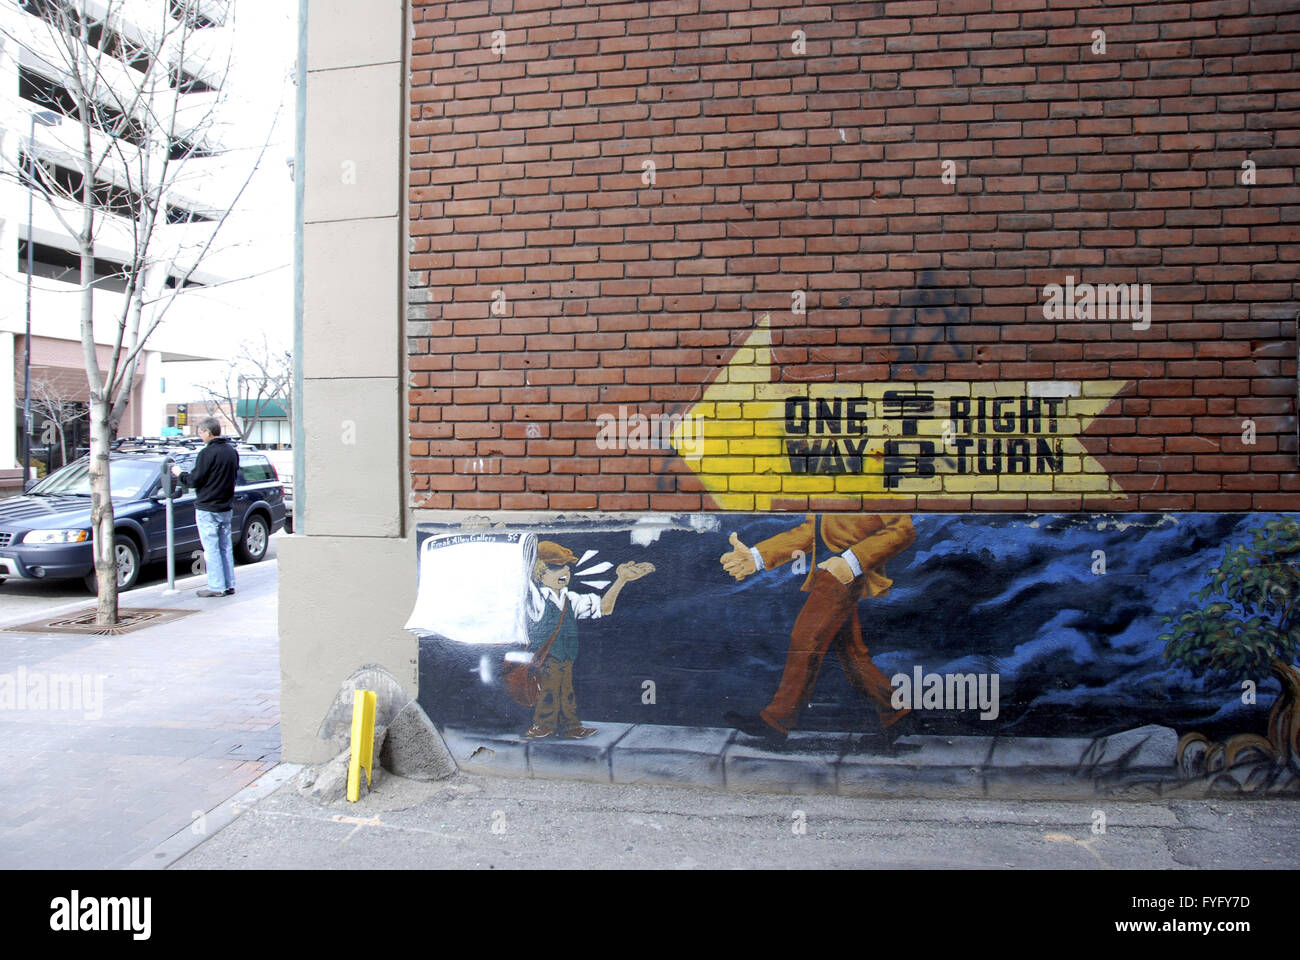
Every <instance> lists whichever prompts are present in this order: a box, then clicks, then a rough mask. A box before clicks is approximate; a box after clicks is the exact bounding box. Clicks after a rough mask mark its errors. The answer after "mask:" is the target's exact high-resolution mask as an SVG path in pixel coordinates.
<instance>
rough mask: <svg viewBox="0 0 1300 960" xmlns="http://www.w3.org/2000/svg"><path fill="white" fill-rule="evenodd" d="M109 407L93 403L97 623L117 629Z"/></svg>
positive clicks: (96, 400)
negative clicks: (109, 456)
mask: <svg viewBox="0 0 1300 960" xmlns="http://www.w3.org/2000/svg"><path fill="white" fill-rule="evenodd" d="M112 439H113V436H112V428H111V425H110V423H109V407H108V403H107V402H106V401H105V400H104V399H102V398H99V397H92V398H91V401H90V525H91V529H92V533H93V537H94V542H93V544H92V553H93V554H94V557H95V579H96V581H97V582H98V584H99V602H98V604H97V605H96V607H95V623H96V624H98V625H100V626H106V627H111V626H116V625H117V558H116V551H115V550H114V547H113V537H114V534H113V491H112V487H111V485H110V478H109V471H108V453H109V444H110V442H111V441H112Z"/></svg>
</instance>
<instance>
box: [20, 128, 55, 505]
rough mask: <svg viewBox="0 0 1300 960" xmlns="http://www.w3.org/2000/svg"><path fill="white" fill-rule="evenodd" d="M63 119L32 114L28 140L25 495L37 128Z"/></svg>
mask: <svg viewBox="0 0 1300 960" xmlns="http://www.w3.org/2000/svg"><path fill="white" fill-rule="evenodd" d="M62 119H63V117H62V116H61V115H60V114H57V113H55V112H54V111H53V110H38V111H36V112H35V113H33V114H32V129H31V133H30V134H29V135H28V137H27V336H26V337H25V338H24V339H23V346H24V349H23V493H26V492H27V489H28V487H30V486H31V483H32V479H31V478H32V271H33V270H34V269H35V267H34V265H33V262H32V261H33V259H34V258H33V254H34V252H35V249H36V235H35V231H34V230H33V228H32V198H33V196H34V195H35V187H36V156H35V151H34V150H33V149H32V148H33V147H34V146H35V145H36V125H37V124H38V123H39V124H40V125H41V126H42V127H53V126H57V125H58V123H59V121H60V120H62Z"/></svg>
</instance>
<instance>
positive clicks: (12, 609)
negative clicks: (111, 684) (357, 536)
mask: <svg viewBox="0 0 1300 960" xmlns="http://www.w3.org/2000/svg"><path fill="white" fill-rule="evenodd" d="M286 536H288V534H286V533H285V532H284V531H280V532H278V533H276V534H274V535H273V536H272V537H271V539H270V541H269V542H268V544H267V551H266V559H265V560H263V561H262V562H263V563H265V562H267V561H270V560H274V559H275V558H276V549H277V547H278V545H279V541H280V539H281V538H283V537H286ZM239 569H243V568H242V567H241V568H238V569H237V570H236V573H238V571H239ZM192 576H194V574H193V571H192V570H191V568H190V565H189V564H188V563H184V562H178V563H177V566H176V578H177V580H187V578H189V577H192ZM187 582H188V580H187ZM166 583H167V565H166V564H164V563H161V562H157V563H150V564H147V565H145V566H144V567H143V568H142V569H141V570H140V579H139V581H138V583H137V584H136V586H135V589H134V590H130V591H128V592H127V593H124V594H122V597H123V602H125V603H134V602H135V600H134V596H135V595H136V594H138V593H140V591H142V590H145V589H146V588H148V587H152V586H157V585H158V584H163V585H166ZM93 600H94V597H93V595H92V594H91V593H90V591H89V590H87V589H86V587H85V585H84V584H82V582H81V581H80V580H51V581H48V582H42V581H37V580H19V579H17V578H14V577H10V578H8V579H7V580H5V581H3V582H2V583H0V621H9V620H12V619H14V618H16V617H18V616H20V615H22V614H25V613H28V612H30V614H31V615H30V616H29V617H28V618H27V619H29V620H34V619H36V618H37V617H39V616H41V614H43V613H45V612H46V611H47V610H48V611H50V612H51V613H53V612H54V610H55V609H56V608H59V607H64V606H68V605H70V604H71V605H76V604H86V603H91V602H93Z"/></svg>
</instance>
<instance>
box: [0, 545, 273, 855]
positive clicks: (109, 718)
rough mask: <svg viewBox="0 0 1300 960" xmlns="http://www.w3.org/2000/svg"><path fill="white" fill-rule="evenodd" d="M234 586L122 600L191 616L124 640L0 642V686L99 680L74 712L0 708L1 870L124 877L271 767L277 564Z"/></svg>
mask: <svg viewBox="0 0 1300 960" xmlns="http://www.w3.org/2000/svg"><path fill="white" fill-rule="evenodd" d="M237 576H238V593H237V594H235V596H233V597H227V598H222V599H220V600H201V599H199V598H197V597H196V596H195V595H194V590H195V589H196V588H197V587H200V586H202V585H203V578H201V577H191V578H188V579H186V580H183V581H180V582H178V584H177V586H178V587H179V588H180V589H181V593H180V594H179V595H177V596H173V597H167V596H164V595H163V589H164V586H163V585H159V586H155V587H148V588H144V589H141V590H136V591H132V592H131V593H129V594H126V595H125V596H124V597H123V600H122V606H123V607H141V606H149V607H163V608H177V609H185V610H196V611H199V612H197V613H195V614H193V615H190V616H186V617H183V618H181V619H179V620H175V621H173V622H171V623H165V624H159V625H158V626H154V627H148V628H144V629H142V630H139V631H137V632H134V633H128V634H124V635H122V636H117V637H86V636H71V635H54V634H44V635H41V634H20V633H0V675H4V674H7V675H9V676H10V677H11V678H12V679H14V680H16V679H17V678H18V677H19V676H21V677H22V678H23V679H24V680H25V681H26V682H27V683H28V684H29V685H30V683H31V682H33V678H35V679H36V680H37V681H38V682H39V681H40V680H41V679H44V678H48V679H50V680H51V681H53V680H54V679H55V678H68V677H80V678H90V681H91V683H95V681H96V678H102V697H100V698H94V699H93V700H92V702H91V703H89V704H86V703H85V702H83V703H82V704H81V708H80V709H78V710H52V709H48V708H45V709H32V706H31V704H30V703H28V704H25V705H24V706H25V707H26V709H4V710H0V768H2V769H3V771H4V773H3V774H2V775H0V785H3V787H4V792H5V797H6V804H7V810H6V816H5V817H4V818H3V822H0V868H74V867H75V868H114V867H124V866H126V865H128V864H129V863H131V862H132V861H133V860H135V859H136V858H137V857H139V856H141V855H142V854H144V853H146V852H147V851H149V850H152V849H153V848H154V847H155V846H157V845H158V844H159V843H160V842H161V841H163V840H164V839H165V838H167V837H169V836H171V835H173V834H175V833H176V832H177V831H179V830H186V829H189V828H190V827H191V824H194V823H195V821H196V818H197V817H198V816H199V815H200V814H201V813H202V812H203V811H207V810H210V809H212V808H214V807H216V806H217V805H218V804H220V803H222V802H224V801H225V800H227V799H228V798H229V797H231V796H232V795H234V794H236V793H237V792H239V791H240V790H241V789H242V788H244V787H245V786H247V785H248V784H249V783H251V782H253V781H254V780H256V779H257V778H258V777H260V776H261V775H262V774H263V773H265V772H267V771H268V770H270V769H271V768H272V767H274V766H275V765H276V763H277V762H278V761H279V757H280V727H279V720H280V709H279V707H280V704H279V701H280V664H279V645H278V639H277V636H276V587H277V580H278V577H277V568H276V563H275V561H274V560H270V559H268V560H266V561H264V562H262V563H260V564H256V565H252V566H243V567H240V568H239V569H238V573H237ZM2 602H3V596H2V595H0V603H2ZM91 602H92V601H91V600H90V598H87V599H86V600H85V601H84V602H80V603H78V604H77V605H76V606H77V607H85V606H88V605H89V604H90V603H91ZM2 610H3V607H2V606H0V611H2ZM60 612H67V608H63V609H61V610H60ZM0 618H2V620H0V628H2V627H5V626H9V625H11V624H13V623H25V622H28V621H31V620H33V619H34V617H33V616H32V614H31V613H30V611H28V612H26V613H24V614H23V615H21V616H18V617H12V616H4V614H3V613H0ZM87 707H89V709H87ZM197 829H201V827H198V828H197Z"/></svg>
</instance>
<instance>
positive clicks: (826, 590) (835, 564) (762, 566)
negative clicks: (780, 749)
mask: <svg viewBox="0 0 1300 960" xmlns="http://www.w3.org/2000/svg"><path fill="white" fill-rule="evenodd" d="M915 540H916V532H915V530H914V529H913V527H912V519H911V517H908V516H905V515H902V514H894V515H878V514H828V515H823V516H821V517H818V516H817V515H816V514H811V513H810V514H808V515H807V517H806V518H805V519H804V522H803V523H801V524H800V525H799V526H797V527H795V528H793V529H791V530H787V531H785V532H784V533H778V534H777V535H776V536H774V537H769V538H768V539H766V540H764V541H762V542H761V543H759V544H758V545H756V546H753V547H747V546H745V544H743V543H741V542H740V538H739V537H738V536H737V535H736V534H734V533H733V534H732V535H731V546H732V549H731V551H730V552H728V553H724V554H723V555H722V557H721V561H722V568H723V569H724V570H725V571H726V572H727V573H729V574H731V576H733V577H735V578H736V580H738V581H739V580H744V579H745V578H746V577H748V576H750V575H751V574H754V573H756V572H758V571H760V570H771V569H774V568H776V567H779V566H780V565H781V564H783V563H787V562H789V561H790V560H792V559H794V558H795V557H796V556H806V557H808V558H809V573H808V577H807V579H805V580H804V583H803V588H802V589H803V591H804V592H805V593H807V594H808V599H807V600H805V601H804V605H803V609H802V610H800V611H799V616H798V617H797V618H796V619H795V622H794V628H793V629H792V630H791V631H790V650H789V652H788V653H787V654H786V658H785V670H784V672H783V673H782V674H781V684H780V686H779V687H777V690H776V694H775V696H773V697H772V701H771V703H769V704H768V705H767V706H766V707H764V708H763V709H762V710H761V711H760V712H759V715H758V716H757V717H745V716H741V715H739V714H734V713H728V714H727V720H728V721H729V722H731V723H732V724H734V725H735V726H736V727H737V728H738V729H740V730H742V731H744V732H745V733H749V734H752V735H754V736H768V737H784V736H785V735H786V734H787V733H789V732H790V731H791V730H792V729H794V727H795V726H796V725H797V723H798V720H799V714H800V712H801V711H802V710H803V708H804V707H805V706H806V705H807V703H808V700H809V699H810V698H811V696H812V692H813V687H814V686H815V685H816V683H817V674H818V673H819V671H820V670H821V665H822V659H823V658H824V657H825V656H826V651H827V650H829V649H830V648H831V646H832V645H834V647H835V652H836V654H838V656H839V661H840V666H841V667H842V668H843V669H844V673H845V675H846V676H847V677H848V678H849V682H850V683H852V684H853V686H854V688H856V689H857V690H858V691H859V692H860V693H862V694H864V695H865V696H867V697H869V698H870V699H871V700H873V701H874V702H875V705H876V714H877V716H878V717H879V718H880V725H881V727H882V728H884V729H888V728H889V727H891V726H893V725H894V724H895V723H897V722H898V721H899V720H901V719H902V718H903V717H905V716H906V715H907V714H908V713H910V712H911V711H910V710H906V709H903V710H895V709H894V707H893V706H892V705H891V703H890V697H891V695H892V693H893V688H892V687H891V686H890V683H889V680H888V678H887V677H886V676H885V675H884V674H883V673H881V672H880V670H879V668H877V667H876V665H875V664H874V663H872V662H871V657H870V656H869V654H868V651H867V646H866V644H865V643H863V640H862V621H861V620H860V619H859V618H858V601H859V600H861V599H864V598H867V597H880V596H884V595H885V594H886V593H888V592H889V588H890V587H891V586H892V585H893V581H892V580H890V579H889V578H888V577H886V576H885V569H884V565H885V561H886V560H889V559H890V558H891V557H895V556H897V555H898V554H899V553H901V552H902V551H903V550H905V549H907V548H908V547H909V546H911V544H912V542H913V541H915ZM819 558H824V559H821V560H820V562H819Z"/></svg>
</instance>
